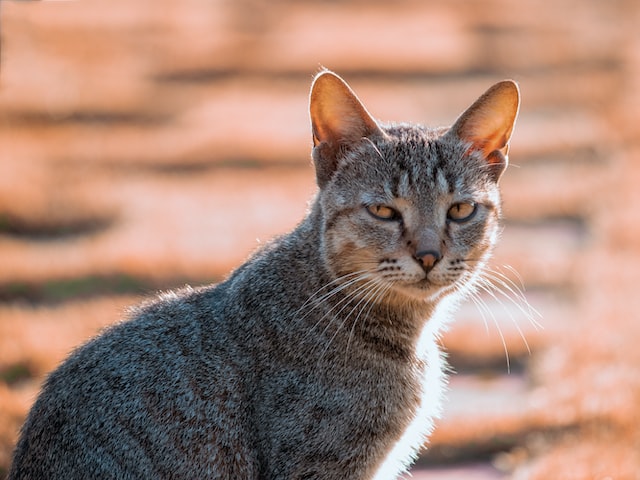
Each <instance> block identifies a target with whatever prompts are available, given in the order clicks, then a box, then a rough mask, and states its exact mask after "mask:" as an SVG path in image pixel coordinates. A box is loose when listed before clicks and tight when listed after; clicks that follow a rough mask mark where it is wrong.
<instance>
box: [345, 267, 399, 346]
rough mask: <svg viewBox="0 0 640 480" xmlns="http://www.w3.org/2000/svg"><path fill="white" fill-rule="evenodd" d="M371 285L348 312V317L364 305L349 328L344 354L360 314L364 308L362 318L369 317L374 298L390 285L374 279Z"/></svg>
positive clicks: (379, 295) (383, 292) (381, 294)
mask: <svg viewBox="0 0 640 480" xmlns="http://www.w3.org/2000/svg"><path fill="white" fill-rule="evenodd" d="M371 283H372V285H373V287H372V288H371V289H370V290H369V291H368V292H367V294H366V296H365V297H363V298H362V300H360V301H359V302H358V304H357V305H356V306H355V307H354V308H353V309H352V311H351V312H349V315H348V316H350V315H351V314H352V313H353V312H354V311H355V310H356V309H357V308H358V307H359V306H360V305H362V304H363V303H364V305H362V308H361V309H360V311H359V312H358V315H357V316H356V318H355V319H354V321H353V325H352V326H351V330H350V331H349V338H348V339H347V348H346V352H348V351H349V345H351V339H352V337H353V333H354V331H355V328H356V325H357V323H358V320H359V319H360V317H361V316H362V314H363V313H364V311H365V308H366V309H367V311H366V313H365V314H364V318H366V317H368V316H369V313H370V312H371V309H372V308H373V306H374V305H375V301H374V300H375V299H376V298H379V297H381V296H383V295H384V294H385V293H386V292H387V291H388V290H389V289H390V288H391V285H389V284H388V283H383V282H381V281H380V280H379V279H377V278H374V279H373V280H372V282H371ZM367 307H368V308H367ZM348 316H347V317H348ZM345 358H346V356H345Z"/></svg>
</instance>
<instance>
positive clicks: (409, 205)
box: [311, 72, 518, 301]
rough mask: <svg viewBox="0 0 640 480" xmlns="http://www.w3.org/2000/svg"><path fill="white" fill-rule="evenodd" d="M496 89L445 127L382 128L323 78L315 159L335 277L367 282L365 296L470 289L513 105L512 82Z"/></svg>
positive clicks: (482, 255) (489, 221) (315, 120)
mask: <svg viewBox="0 0 640 480" xmlns="http://www.w3.org/2000/svg"><path fill="white" fill-rule="evenodd" d="M323 76H324V77H327V78H326V79H325V80H321V78H322V77H323ZM319 81H320V82H321V84H320V85H321V86H320V87H318V82H319ZM500 85H501V86H500ZM498 86H500V87H499V88H497V89H496V87H498ZM498 86H495V87H493V89H494V91H493V92H492V91H491V89H490V90H489V91H488V92H487V93H486V94H485V95H484V96H483V97H481V98H480V99H479V100H478V102H476V103H475V104H474V105H473V106H472V107H471V108H470V109H469V110H467V111H466V112H465V113H464V114H463V115H462V116H461V117H460V119H459V120H458V122H456V124H455V125H454V126H453V127H451V128H450V129H426V128H424V127H420V126H412V125H397V126H388V127H384V126H379V125H378V124H377V123H376V122H375V121H374V120H373V119H372V118H371V116H370V115H369V114H368V113H367V111H366V109H365V108H364V106H362V104H361V103H360V102H359V100H358V99H357V98H356V97H355V94H353V92H352V91H351V90H350V89H349V87H348V86H347V85H346V84H345V83H344V82H343V81H342V80H341V79H339V77H337V76H335V75H334V74H331V73H330V72H324V73H322V74H320V76H319V77H318V78H317V79H316V82H315V83H314V87H313V89H312V97H311V98H312V101H311V115H312V124H313V128H314V144H315V148H314V161H315V164H316V172H317V178H318V184H319V186H320V192H319V202H320V205H321V208H322V213H323V220H324V223H323V228H324V231H323V245H322V248H323V252H324V255H325V260H326V264H327V265H328V266H329V268H330V269H331V271H332V273H333V274H334V275H335V277H336V278H343V279H344V281H345V282H352V283H353V287H354V288H355V289H357V288H359V286H360V284H361V283H367V284H368V287H367V288H364V287H362V293H363V295H372V296H373V294H372V293H371V292H376V295H375V297H376V298H382V297H384V296H385V295H386V296H387V297H394V298H399V299H402V298H404V299H407V298H412V299H417V300H427V301H435V300H437V299H438V298H439V297H441V296H443V295H447V294H450V293H452V292H454V291H464V290H465V289H466V288H468V287H469V286H470V285H471V284H472V283H473V279H474V278H475V277H476V276H477V274H478V272H479V271H480V270H481V269H482V267H483V265H484V264H485V263H486V261H487V259H488V257H489V255H490V252H491V249H492V247H493V245H494V244H495V242H496V239H497V236H498V231H499V218H500V195H499V190H498V179H499V177H500V175H501V174H502V172H503V171H504V169H505V168H506V165H507V157H506V149H507V144H508V139H509V136H510V133H511V129H512V127H513V122H514V121H515V116H516V114H517V108H518V95H517V87H515V84H513V83H512V82H503V84H498ZM514 94H515V95H514ZM503 97H505V98H503ZM314 103H315V105H314ZM501 103H503V104H504V105H500V104H501ZM502 117H504V118H502ZM479 123H482V124H481V125H479ZM487 125H488V127H487ZM497 130H499V131H497Z"/></svg>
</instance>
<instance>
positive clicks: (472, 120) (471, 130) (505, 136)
mask: <svg viewBox="0 0 640 480" xmlns="http://www.w3.org/2000/svg"><path fill="white" fill-rule="evenodd" d="M519 104H520V96H519V92H518V87H517V85H516V84H515V83H514V82H512V81H509V80H507V81H504V82H500V83H497V84H496V85H494V86H493V87H491V88H489V90H487V91H486V92H485V93H484V94H483V95H482V96H481V97H480V98H479V99H478V100H477V101H476V102H475V103H474V104H473V105H472V106H471V107H469V109H467V111H465V112H464V113H463V114H462V115H461V116H460V118H459V119H458V121H457V122H456V124H455V125H454V126H453V128H452V130H453V131H454V132H455V133H456V134H457V136H458V138H460V139H461V140H464V141H466V142H469V143H470V144H471V147H470V150H476V151H480V152H482V154H483V156H484V157H485V158H486V159H487V160H488V161H489V162H490V163H504V161H505V160H506V159H505V158H504V156H506V154H507V152H508V143H509V139H510V137H511V132H512V131H513V126H514V123H515V120H516V117H517V115H518V108H519ZM496 151H497V152H498V153H499V155H498V156H497V158H495V159H490V158H489V157H490V156H491V155H492V153H493V152H496Z"/></svg>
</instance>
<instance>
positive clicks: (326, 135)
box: [310, 72, 381, 146]
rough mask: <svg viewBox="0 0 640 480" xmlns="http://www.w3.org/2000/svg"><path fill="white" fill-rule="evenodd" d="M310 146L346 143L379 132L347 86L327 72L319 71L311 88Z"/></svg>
mask: <svg viewBox="0 0 640 480" xmlns="http://www.w3.org/2000/svg"><path fill="white" fill-rule="evenodd" d="M310 110H311V122H312V126H313V133H314V138H313V142H314V146H317V145H319V144H320V143H321V142H328V143H332V144H340V143H349V142H354V141H357V140H359V139H360V138H362V137H364V136H368V135H371V134H375V133H381V132H380V130H379V128H378V125H377V124H376V122H375V120H374V119H373V118H372V117H371V115H369V113H368V112H367V110H366V108H365V107H364V105H362V103H361V102H360V100H358V97H356V95H355V93H353V91H352V90H351V89H350V88H349V86H348V85H347V84H346V83H345V82H344V80H342V79H341V78H340V77H338V76H337V75H335V74H333V73H331V72H325V73H322V74H320V75H319V76H318V77H317V78H316V80H315V82H314V85H313V86H312V91H311V104H310Z"/></svg>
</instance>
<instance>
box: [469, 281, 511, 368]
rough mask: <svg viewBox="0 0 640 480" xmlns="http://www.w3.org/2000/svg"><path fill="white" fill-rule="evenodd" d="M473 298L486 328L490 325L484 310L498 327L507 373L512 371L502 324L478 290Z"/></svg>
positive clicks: (473, 294) (473, 293) (472, 295)
mask: <svg viewBox="0 0 640 480" xmlns="http://www.w3.org/2000/svg"><path fill="white" fill-rule="evenodd" d="M478 287H479V288H481V289H482V290H484V288H483V287H481V286H480V285H478ZM485 291H486V290H485ZM471 299H472V300H473V302H474V303H475V305H476V307H477V308H478V311H479V312H480V315H481V316H482V319H483V321H484V324H485V329H486V330H487V332H488V331H489V327H488V324H487V321H486V320H487V319H486V316H485V315H484V314H483V313H482V312H483V311H484V312H487V313H488V314H489V317H490V318H491V322H492V323H493V325H494V326H495V327H496V330H497V331H498V335H499V336H500V342H501V343H502V349H503V350H504V355H505V359H506V362H507V373H511V359H510V357H509V349H508V347H507V341H506V340H505V338H504V334H503V333H502V329H501V328H500V324H499V323H498V320H497V319H496V317H495V315H494V314H493V311H491V309H490V308H489V307H488V305H487V303H486V302H485V301H484V299H483V298H482V297H481V296H480V295H479V293H478V292H477V291H474V292H472V294H471Z"/></svg>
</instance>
